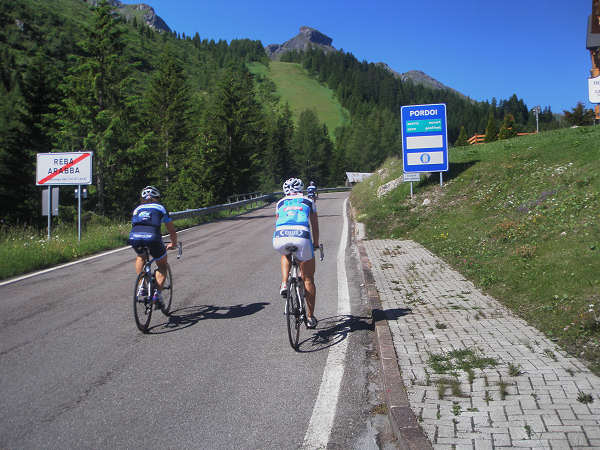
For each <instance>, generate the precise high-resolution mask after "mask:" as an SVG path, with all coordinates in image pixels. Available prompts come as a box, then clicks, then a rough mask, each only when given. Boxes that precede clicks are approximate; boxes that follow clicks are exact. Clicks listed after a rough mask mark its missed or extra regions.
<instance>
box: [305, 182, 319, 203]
mask: <svg viewBox="0 0 600 450" xmlns="http://www.w3.org/2000/svg"><path fill="white" fill-rule="evenodd" d="M306 196H307V197H308V198H310V199H312V200H313V201H314V200H317V197H318V194H317V185H316V184H315V182H314V181H311V182H310V184H309V185H308V187H307V188H306Z"/></svg>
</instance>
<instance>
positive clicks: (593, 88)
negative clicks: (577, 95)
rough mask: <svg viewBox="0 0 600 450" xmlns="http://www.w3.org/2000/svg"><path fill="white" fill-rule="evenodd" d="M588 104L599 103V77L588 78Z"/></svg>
mask: <svg viewBox="0 0 600 450" xmlns="http://www.w3.org/2000/svg"><path fill="white" fill-rule="evenodd" d="M588 87H589V90H590V103H600V77H596V78H588Z"/></svg>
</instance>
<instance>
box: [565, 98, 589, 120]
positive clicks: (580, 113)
mask: <svg viewBox="0 0 600 450" xmlns="http://www.w3.org/2000/svg"><path fill="white" fill-rule="evenodd" d="M563 113H564V114H565V119H566V120H567V122H568V123H569V124H570V125H577V126H581V125H591V124H592V123H593V122H594V117H595V114H594V111H593V110H591V109H585V107H584V106H583V103H582V102H577V105H576V106H575V107H574V108H573V109H572V110H571V111H563Z"/></svg>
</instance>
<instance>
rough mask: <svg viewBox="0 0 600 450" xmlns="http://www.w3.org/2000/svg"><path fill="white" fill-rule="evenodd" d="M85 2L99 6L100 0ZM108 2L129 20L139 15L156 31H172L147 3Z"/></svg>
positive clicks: (115, 0)
mask: <svg viewBox="0 0 600 450" xmlns="http://www.w3.org/2000/svg"><path fill="white" fill-rule="evenodd" d="M83 1H84V2H85V3H88V4H90V5H92V6H97V5H98V3H100V0H83ZM107 2H108V4H110V5H111V6H114V7H115V8H116V10H117V12H118V13H119V14H121V15H122V16H124V17H125V18H126V19H127V20H129V19H131V18H133V17H138V18H139V19H141V20H142V21H143V22H144V23H145V24H146V25H148V26H149V27H150V28H152V29H154V30H156V31H165V32H170V31H171V29H170V28H169V26H168V25H167V23H166V22H165V21H164V20H163V19H161V18H160V16H158V15H157V14H156V12H155V11H154V8H152V7H151V6H149V5H146V4H145V3H138V4H135V5H125V4H123V3H122V2H121V1H120V0H107Z"/></svg>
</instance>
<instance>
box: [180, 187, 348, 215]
mask: <svg viewBox="0 0 600 450" xmlns="http://www.w3.org/2000/svg"><path fill="white" fill-rule="evenodd" d="M350 190H352V188H351V187H346V186H340V187H337V188H323V189H319V190H318V191H317V192H344V191H350ZM244 196H250V198H247V199H245V200H239V201H236V202H231V203H224V204H222V205H215V206H205V207H204V208H198V209H186V210H184V211H175V212H172V213H169V216H171V219H173V220H180V219H189V218H190V217H196V216H205V215H209V214H214V213H216V212H219V211H226V210H229V211H234V210H236V209H239V208H241V207H242V206H246V205H252V204H253V203H256V204H257V206H258V202H272V201H275V200H276V199H278V198H279V197H283V191H280V192H271V193H269V194H261V193H260V192H252V193H249V194H239V195H230V196H229V197H228V198H236V197H237V198H240V197H244Z"/></svg>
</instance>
